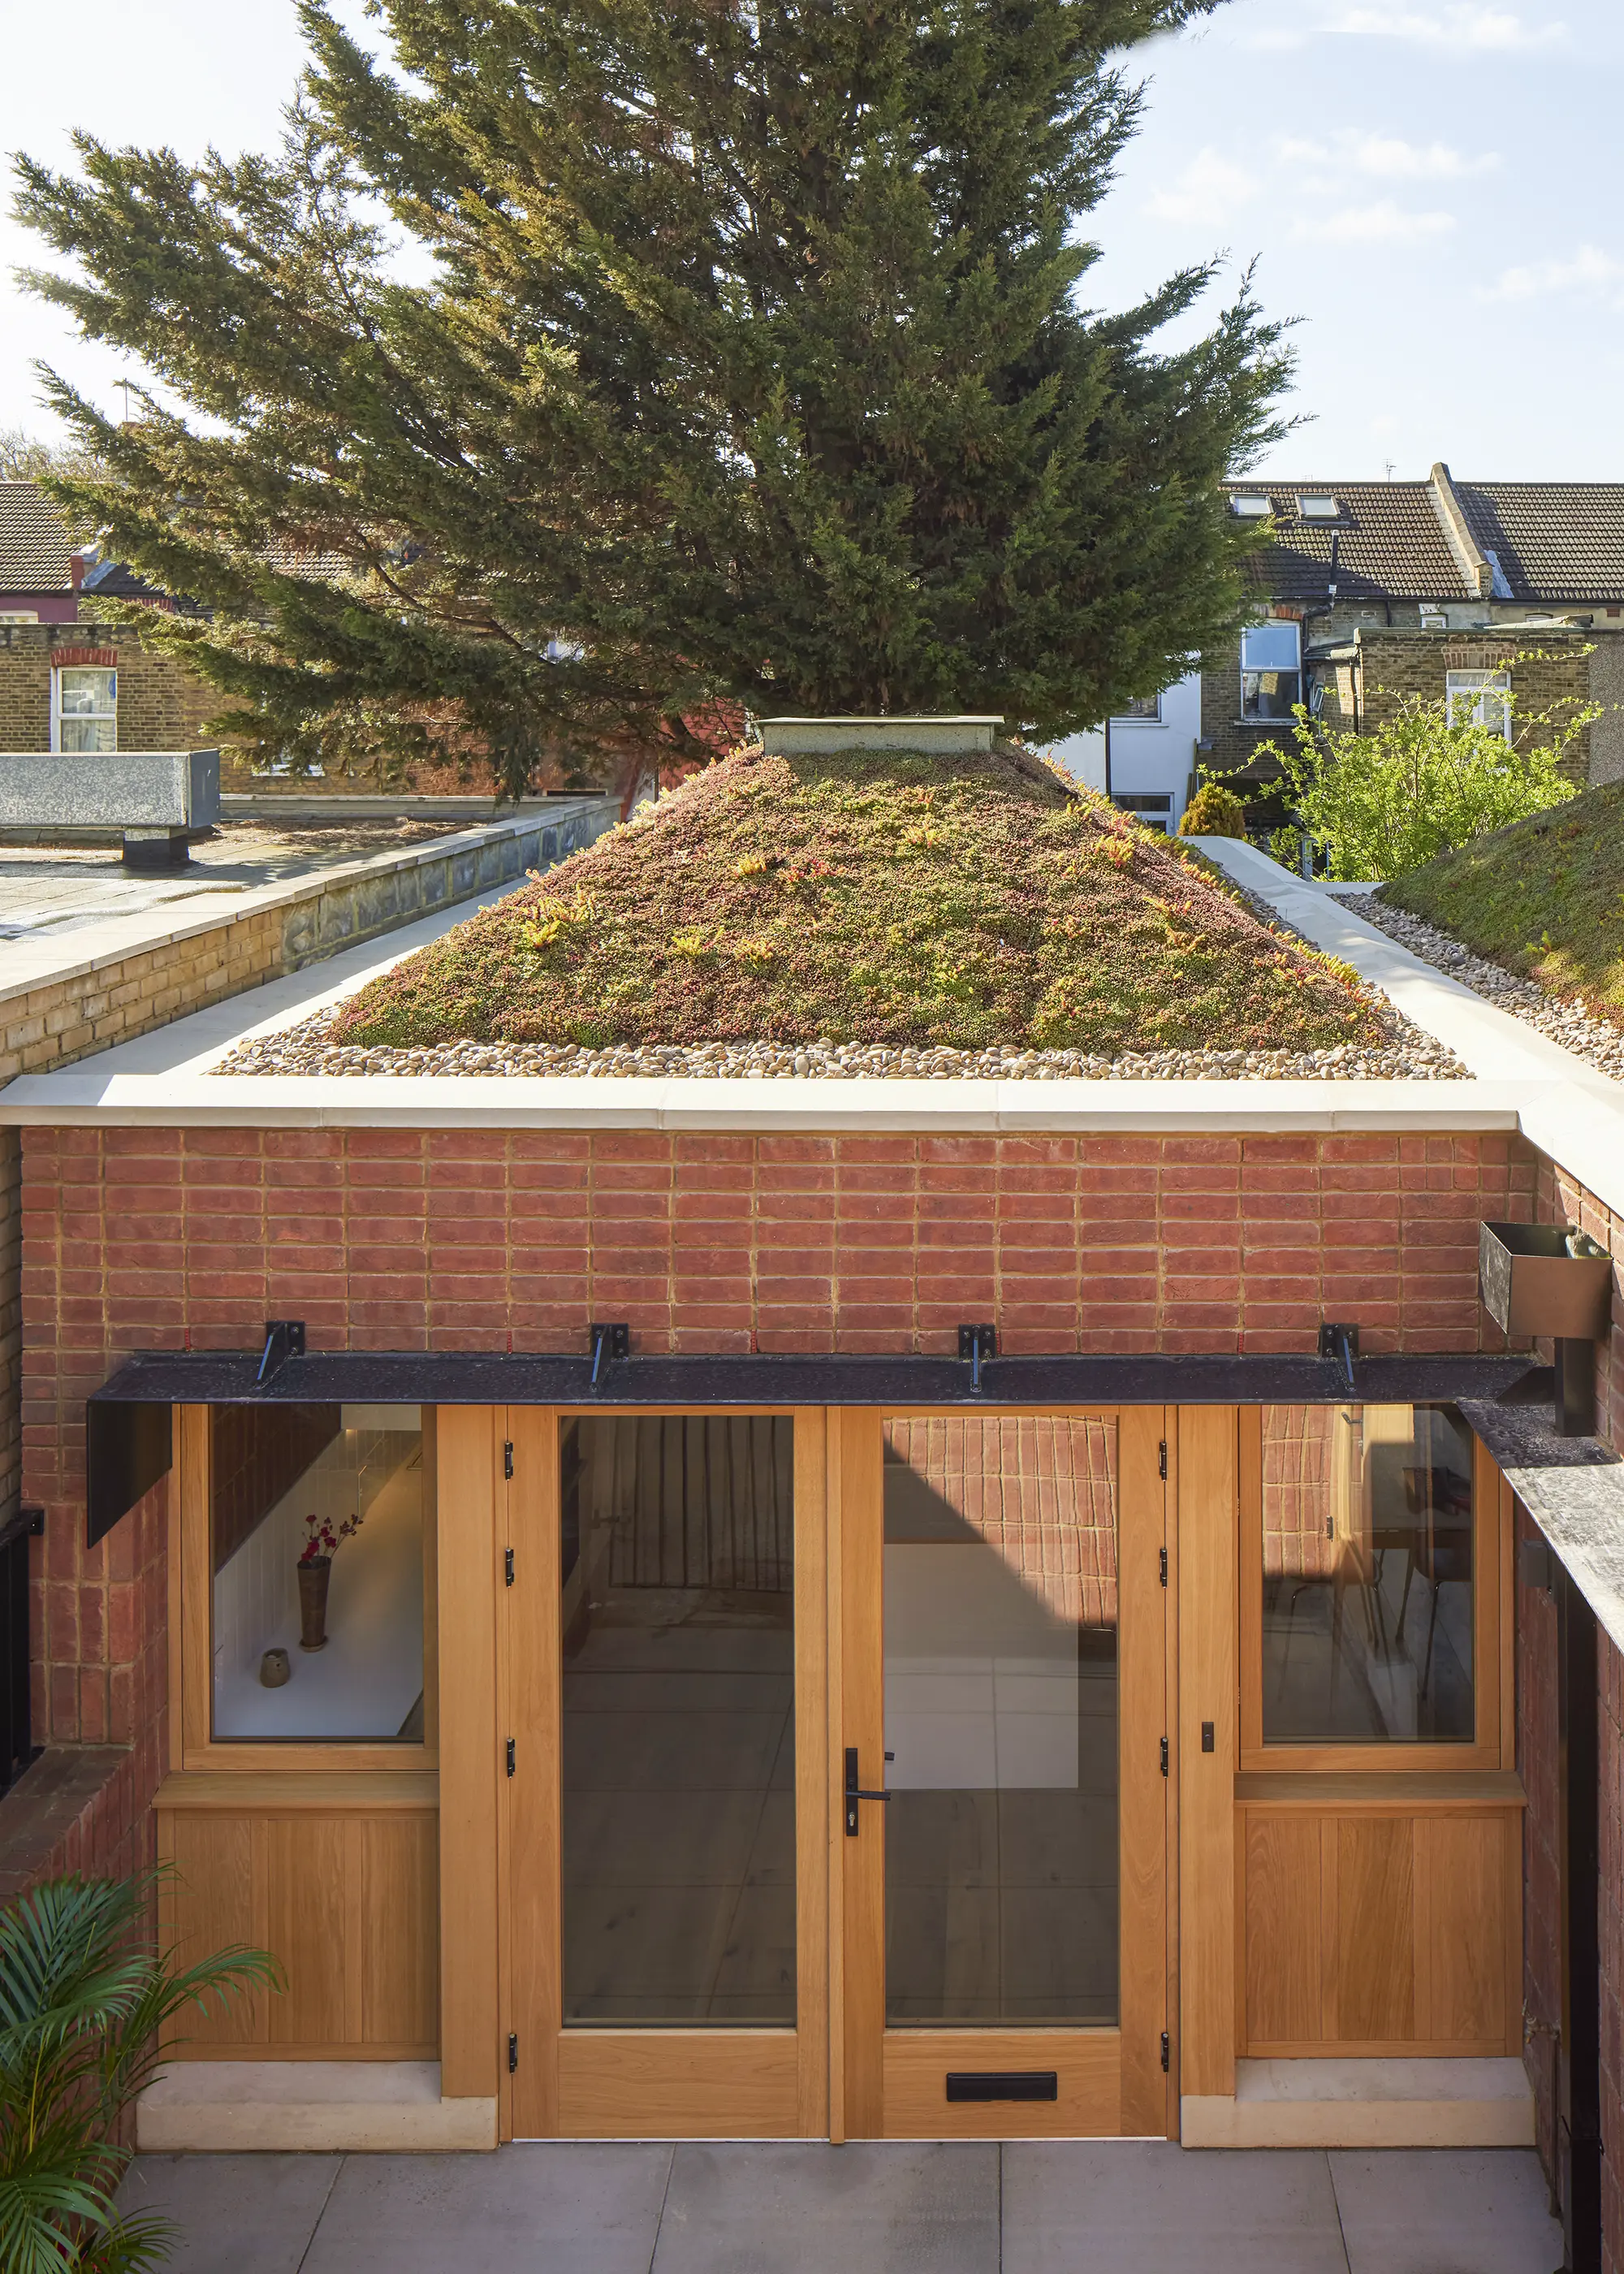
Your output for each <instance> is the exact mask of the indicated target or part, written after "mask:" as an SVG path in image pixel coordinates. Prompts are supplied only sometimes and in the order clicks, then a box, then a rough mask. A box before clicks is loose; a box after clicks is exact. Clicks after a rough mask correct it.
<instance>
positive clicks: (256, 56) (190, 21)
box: [0, 0, 1624, 481]
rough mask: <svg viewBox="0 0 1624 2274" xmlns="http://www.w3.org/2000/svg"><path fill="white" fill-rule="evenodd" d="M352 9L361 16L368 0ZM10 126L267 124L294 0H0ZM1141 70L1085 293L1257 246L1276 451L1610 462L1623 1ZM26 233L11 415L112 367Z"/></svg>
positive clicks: (1316, 6) (1584, 471)
mask: <svg viewBox="0 0 1624 2274" xmlns="http://www.w3.org/2000/svg"><path fill="white" fill-rule="evenodd" d="M338 12H339V14H340V15H341V16H342V18H344V19H345V20H347V21H350V22H351V23H352V24H354V25H355V26H357V28H359V27H360V26H361V24H362V22H363V10H362V5H361V0H341V4H340V6H339V9H338ZM0 54H3V55H4V56H5V59H6V70H5V72H4V74H3V75H0V150H3V151H5V152H8V153H9V152H11V151H15V150H17V149H19V148H20V149H26V151H27V152H28V153H29V154H30V155H31V156H34V157H35V158H39V159H42V160H44V161H45V162H48V163H52V164H65V163H67V162H69V161H70V159H71V147H70V145H69V141H68V136H69V133H70V132H71V129H72V128H74V127H75V126H82V127H85V128H87V129H88V130H89V131H90V132H92V133H94V134H96V135H98V136H99V137H101V138H102V139H104V140H108V141H111V142H115V143H125V142H133V143H138V144H144V145H151V144H157V143H168V144H169V145H171V146H172V147H175V148H176V149H177V150H179V151H181V152H182V153H183V154H187V155H200V154H201V152H202V149H203V147H205V145H206V144H207V143H210V142H212V143H214V145H215V147H218V148H220V149H222V150H224V151H228V152H233V153H235V152H237V151H239V150H243V149H250V148H257V149H266V148H269V147H273V146H274V142H275V139H276V137H277V135H278V133H279V132H280V126H281V110H282V105H283V103H284V102H286V101H287V99H288V97H289V94H291V92H292V89H293V86H294V82H295V79H296V78H297V72H298V69H299V64H300V60H301V49H300V42H299V38H298V31H297V19H296V15H295V11H294V7H293V4H292V0H236V4H235V5H234V6H232V7H228V8H222V6H221V5H220V0H122V4H120V5H118V6H117V7H114V6H110V5H108V4H106V0H103V4H102V5H101V6H98V7H96V8H95V9H94V10H92V11H88V12H86V11H79V12H78V13H77V14H75V15H73V16H72V17H71V19H64V18H63V17H62V16H61V15H59V14H58V13H57V12H56V11H53V10H50V9H48V8H43V7H41V6H40V5H39V0H0ZM1131 67H1132V71H1133V72H1134V73H1135V74H1136V75H1138V76H1142V77H1143V78H1145V79H1147V82H1148V86H1147V99H1146V109H1145V116H1144V121H1143V125H1142V130H1141V132H1140V133H1139V137H1138V139H1137V140H1136V141H1135V142H1134V144H1133V145H1132V148H1131V149H1130V150H1129V152H1128V153H1127V154H1126V156H1125V157H1124V162H1123V163H1122V166H1121V168H1120V169H1119V173H1118V177H1117V180H1116V184H1115V186H1114V188H1113V189H1112V191H1111V192H1110V194H1109V197H1108V198H1107V199H1106V200H1105V202H1104V203H1103V204H1102V205H1101V207H1100V208H1099V209H1098V211H1097V212H1096V213H1095V214H1094V215H1093V216H1092V218H1091V220H1090V222H1089V223H1088V227H1087V234H1088V235H1089V236H1090V237H1093V238H1094V240H1095V241H1096V242H1097V243H1098V244H1099V245H1101V248H1102V252H1101V260H1099V262H1098V263H1097V264H1096V266H1095V267H1094V269H1093V270H1092V271H1091V273H1090V275H1089V277H1088V280H1087V286H1086V297H1087V298H1088V300H1089V302H1090V303H1091V304H1092V305H1096V306H1099V307H1101V308H1116V307H1121V306H1124V305H1132V302H1133V301H1134V299H1136V298H1137V297H1139V295H1140V294H1141V293H1144V292H1147V291H1149V290H1152V289H1154V286H1155V285H1156V284H1157V283H1158V282H1161V281H1162V279H1163V278H1164V277H1166V276H1167V275H1169V274H1170V273H1171V272H1173V271H1174V270H1176V269H1178V268H1180V267H1185V266H1187V265H1190V264H1192V263H1196V262H1200V261H1204V260H1210V259H1212V258H1214V257H1217V256H1222V258H1223V259H1224V260H1225V262H1226V272H1225V274H1226V277H1227V279H1228V280H1229V283H1230V284H1231V285H1232V283H1233V281H1234V279H1235V278H1236V277H1237V275H1238V274H1239V272H1240V271H1241V270H1242V269H1244V267H1246V266H1247V265H1248V264H1250V263H1252V262H1254V261H1255V263H1256V271H1255V281H1254V289H1255V290H1256V292H1257V295H1258V297H1259V299H1260V301H1261V303H1262V305H1263V306H1264V308H1265V309H1266V310H1267V312H1268V313H1269V314H1271V315H1273V316H1277V317H1281V318H1288V317H1289V318H1292V319H1295V320H1296V328H1295V330H1294V332H1293V335H1292V338H1293V343H1294V345H1295V348H1296V350H1297V358H1298V368H1297V384H1296V388H1295V392H1294V394H1293V395H1292V397H1291V400H1290V403H1289V409H1290V410H1291V411H1292V412H1293V413H1294V414H1295V415H1296V416H1297V418H1298V419H1299V420H1300V421H1302V422H1303V423H1302V424H1301V425H1299V427H1298V428H1297V431H1296V432H1295V433H1292V434H1290V435H1289V436H1288V437H1287V438H1286V439H1285V440H1283V441H1282V442H1280V443H1277V444H1275V445H1274V446H1273V447H1272V448H1271V449H1270V450H1269V452H1268V454H1267V457H1266V459H1265V461H1264V465H1265V467H1266V468H1267V469H1268V470H1270V471H1278V472H1279V473H1280V474H1281V475H1282V476H1284V477H1287V478H1297V479H1302V478H1315V477H1318V478H1324V479H1336V478H1340V479H1342V480H1351V479H1357V478H1375V479H1380V478H1381V477H1382V475H1383V474H1385V473H1392V474H1394V475H1395V476H1396V477H1397V478H1400V479H1406V478H1410V479H1415V478H1422V477H1424V476H1425V474H1426V472H1427V471H1428V469H1429V468H1430V467H1431V466H1432V463H1433V462H1434V460H1436V459H1440V458H1442V459H1444V460H1446V461H1447V463H1449V465H1450V466H1451V467H1452V468H1453V470H1454V471H1455V474H1456V475H1457V476H1460V477H1462V478H1465V479H1469V480H1489V479H1498V480H1502V481H1516V480H1564V479H1566V480H1578V481H1583V480H1607V481H1620V480H1624V419H1620V418H1619V417H1618V416H1617V415H1616V405H1617V403H1618V401H1619V397H1620V390H1621V388H1624V203H1621V202H1620V199H1619V197H1618V194H1617V187H1616V182H1617V158H1616V152H1617V148H1618V145H1619V139H1620V128H1619V122H1620V117H1624V0H1227V4H1225V5H1223V6H1222V7H1221V8H1220V9H1219V10H1218V11H1216V13H1215V14H1214V15H1213V16H1212V17H1211V18H1209V19H1207V21H1206V22H1205V23H1204V24H1202V25H1201V26H1199V27H1197V28H1196V29H1194V30H1192V31H1189V32H1185V33H1182V34H1178V35H1177V36H1176V37H1172V38H1168V39H1164V40H1161V41H1154V42H1153V43H1151V44H1150V45H1149V46H1148V47H1147V48H1146V49H1142V50H1140V51H1139V52H1138V53H1137V54H1136V55H1135V56H1134V57H1133V58H1132V65H1131ZM6 202H7V204H8V205H9V198H8V199H7V200H6ZM40 257H41V255H40V248H39V247H38V246H37V245H36V244H35V243H34V241H33V240H31V239H30V238H29V237H27V236H26V234H25V233H24V232H23V231H22V230H19V228H18V227H17V225H16V224H15V223H14V222H12V221H11V219H10V217H9V213H8V214H7V215H4V217H0V426H20V427H23V428H25V429H26V430H27V431H29V432H30V433H38V434H41V435H48V434H49V433H52V432H53V428H52V425H51V421H50V420H49V418H48V416H47V414H46V413H45V412H44V411H43V410H42V409H41V407H40V404H39V401H38V381H37V380H36V378H35V375H34V370H33V365H34V361H35V360H36V359H43V360H44V361H46V362H49V363H50V364H52V365H55V366H56V368H57V369H59V370H61V371H62V372H63V373H64V374H65V375H67V376H68V377H69V378H71V380H74V382H75V383H76V384H78V385H80V386H82V387H84V388H86V389H87V390H88V391H90V392H91V393H92V394H93V395H95V397H96V398H97V399H98V400H99V401H100V402H101V403H102V405H103V407H104V408H106V409H109V410H114V409H116V408H117V405H118V403H119V401H120V397H119V395H118V393H117V381H118V379H119V377H120V375H121V373H122V371H123V369H124V366H123V365H122V364H121V363H120V362H119V360H118V359H117V358H113V357H111V356H109V355H108V354H107V353H106V352H105V351H104V350H100V349H98V348H96V347H94V346H93V345H90V344H89V343H85V342H82V341H80V340H79V339H78V338H77V337H76V336H75V335H74V334H73V333H72V331H71V328H70V327H69V326H68V325H67V324H66V323H65V322H64V319H63V318H62V317H61V316H59V315H58V314H57V313H56V312H55V311H53V310H51V309H49V308H48V307H46V306H45V305H42V304H41V303H40V302H39V301H37V300H34V299H33V298H31V297H29V296H27V295H26V294H25V293H23V292H22V291H20V290H19V288H18V287H17V286H16V284H15V282H13V278H12V272H13V270H14V269H15V268H16V267H18V266H19V264H22V263H26V262H28V261H30V260H37V259H39V258H40ZM1214 289H1215V290H1220V291H1221V290H1222V289H1223V286H1222V283H1221V284H1220V285H1219V286H1218V287H1216V288H1214ZM1211 305H1213V306H1214V307H1215V306H1216V305H1218V304H1217V301H1216V300H1214V301H1213V302H1212V303H1211ZM1609 414H1613V415H1609Z"/></svg>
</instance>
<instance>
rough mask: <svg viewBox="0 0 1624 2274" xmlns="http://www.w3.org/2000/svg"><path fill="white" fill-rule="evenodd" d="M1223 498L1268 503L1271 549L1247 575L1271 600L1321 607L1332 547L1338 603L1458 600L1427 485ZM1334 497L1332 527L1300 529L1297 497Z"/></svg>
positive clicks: (1304, 525)
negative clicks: (1336, 512) (1336, 513)
mask: <svg viewBox="0 0 1624 2274" xmlns="http://www.w3.org/2000/svg"><path fill="white" fill-rule="evenodd" d="M1227 487H1228V489H1229V494H1230V495H1231V496H1232V497H1234V496H1243V497H1267V499H1268V501H1269V503H1270V505H1271V506H1272V508H1274V530H1275V538H1274V544H1273V545H1272V546H1269V548H1268V549H1267V552H1266V553H1263V554H1261V555H1260V556H1259V560H1258V562H1257V565H1256V567H1255V569H1254V570H1253V574H1254V575H1255V576H1256V577H1257V579H1258V581H1259V584H1260V585H1261V586H1262V587H1263V589H1264V590H1265V591H1267V593H1268V594H1269V596H1270V598H1271V599H1276V600H1305V601H1319V602H1320V603H1323V602H1324V599H1325V587H1326V580H1327V577H1328V576H1329V575H1330V569H1331V539H1332V538H1333V537H1335V538H1337V540H1338V544H1337V598H1338V599H1339V600H1341V601H1344V602H1345V601H1348V600H1357V599H1380V597H1381V595H1382V594H1383V593H1384V592H1385V593H1387V594H1389V595H1390V596H1391V597H1392V598H1393V599H1395V600H1398V599H1402V600H1459V599H1464V598H1465V596H1466V595H1465V587H1464V585H1463V584H1462V581H1461V572H1460V570H1459V569H1457V568H1456V567H1455V556H1454V554H1453V553H1451V552H1450V550H1449V547H1448V546H1447V544H1446V542H1445V541H1444V532H1443V529H1442V526H1441V524H1440V522H1439V518H1438V512H1437V508H1435V506H1434V505H1433V503H1432V486H1431V484H1430V483H1427V482H1295V483H1292V484H1290V485H1289V486H1287V485H1285V484H1282V483H1280V482H1270V481H1257V482H1230V483H1229V484H1228V485H1227ZM1327 495H1328V496H1331V497H1334V498H1335V500H1336V501H1337V503H1338V504H1339V505H1340V506H1341V508H1342V517H1341V519H1340V520H1338V521H1316V522H1305V521H1304V519H1303V518H1302V516H1301V515H1300V514H1299V513H1298V511H1297V499H1298V497H1299V496H1302V497H1324V496H1327Z"/></svg>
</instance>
